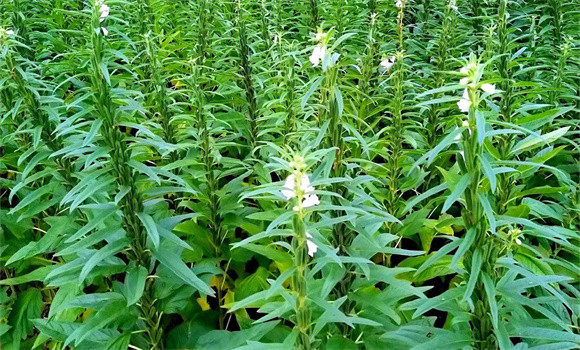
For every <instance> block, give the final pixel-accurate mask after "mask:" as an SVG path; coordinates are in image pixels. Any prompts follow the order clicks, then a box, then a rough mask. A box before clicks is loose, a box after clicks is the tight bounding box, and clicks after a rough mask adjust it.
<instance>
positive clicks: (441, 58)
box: [426, 0, 457, 148]
mask: <svg viewBox="0 0 580 350" xmlns="http://www.w3.org/2000/svg"><path fill="white" fill-rule="evenodd" d="M456 11H457V6H456V5H455V0H450V1H449V4H448V5H447V6H445V12H444V17H443V23H442V25H441V31H440V32H439V36H438V37H437V44H436V45H437V56H436V59H437V71H436V72H435V88H440V87H442V86H443V85H444V84H445V74H444V73H443V72H445V71H447V70H448V67H447V63H448V62H449V48H451V47H453V42H454V30H455V27H456V25H457V15H456ZM437 96H438V95H435V96H434V97H433V98H435V99H436V98H437ZM438 111H439V109H438V107H437V105H433V106H431V108H430V109H429V115H428V118H427V120H428V121H427V125H426V129H427V144H428V145H429V146H430V148H432V147H434V146H435V145H436V142H437V140H438V138H439V136H440V135H439V133H438V126H439V125H440V123H439V122H438V117H439V112H438Z"/></svg>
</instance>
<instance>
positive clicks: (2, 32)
mask: <svg viewBox="0 0 580 350" xmlns="http://www.w3.org/2000/svg"><path fill="white" fill-rule="evenodd" d="M5 35H14V31H13V30H12V29H8V30H6V29H4V28H0V38H2V37H3V36H5Z"/></svg>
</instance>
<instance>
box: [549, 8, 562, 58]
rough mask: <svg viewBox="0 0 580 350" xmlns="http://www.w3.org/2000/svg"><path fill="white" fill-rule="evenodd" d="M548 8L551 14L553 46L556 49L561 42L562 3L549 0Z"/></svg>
mask: <svg viewBox="0 0 580 350" xmlns="http://www.w3.org/2000/svg"><path fill="white" fill-rule="evenodd" d="M548 6H549V8H550V12H551V14H552V23H553V25H554V39H555V40H554V46H555V47H558V46H559V45H560V43H561V42H562V1H561V0H549V1H548Z"/></svg>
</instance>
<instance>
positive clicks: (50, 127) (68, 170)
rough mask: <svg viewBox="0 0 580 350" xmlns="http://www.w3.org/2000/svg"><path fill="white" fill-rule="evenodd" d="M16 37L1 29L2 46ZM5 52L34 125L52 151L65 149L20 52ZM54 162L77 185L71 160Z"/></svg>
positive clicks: (0, 40)
mask: <svg viewBox="0 0 580 350" xmlns="http://www.w3.org/2000/svg"><path fill="white" fill-rule="evenodd" d="M14 36H15V33H14V31H12V30H5V29H2V28H0V45H3V42H4V43H6V44H9V41H11V40H13V39H12V37H14ZM0 47H1V46H0ZM4 50H5V51H4V52H5V54H4V60H5V62H6V66H7V69H8V74H10V76H11V78H12V81H13V82H14V84H15V85H16V90H17V91H18V93H19V95H20V97H21V98H22V99H23V105H24V107H25V108H26V110H27V112H28V114H29V116H30V118H31V119H32V122H33V124H34V125H36V126H37V127H40V128H41V133H40V137H41V139H42V140H43V141H44V142H45V143H46V145H47V146H48V148H49V149H50V150H51V151H53V152H56V151H58V150H60V149H61V148H62V147H63V140H62V138H60V137H58V136H57V135H56V133H55V132H54V131H55V125H54V124H53V123H52V122H51V121H50V119H49V116H48V114H47V113H46V112H45V111H44V109H43V108H42V106H41V102H40V100H39V96H38V95H37V94H34V93H33V91H34V89H33V88H31V86H30V84H29V82H28V79H27V78H26V77H25V76H24V75H23V74H24V71H25V69H24V67H22V66H21V65H20V64H19V63H18V62H19V61H21V59H19V58H18V52H17V51H12V49H11V48H10V47H9V46H8V45H7V46H6V48H5V49H4ZM22 122H24V121H22ZM54 160H55V163H56V165H57V167H58V169H59V173H60V174H61V175H62V177H63V178H64V180H65V182H66V184H67V185H68V186H69V187H71V188H72V187H74V185H75V184H76V183H77V182H76V180H75V178H74V177H73V176H72V173H73V172H74V164H73V163H72V162H71V161H70V159H68V158H65V157H63V156H58V157H55V159H54Z"/></svg>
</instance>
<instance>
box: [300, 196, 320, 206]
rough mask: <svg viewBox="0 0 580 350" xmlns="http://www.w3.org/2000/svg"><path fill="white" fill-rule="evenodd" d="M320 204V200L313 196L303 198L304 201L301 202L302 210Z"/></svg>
mask: <svg viewBox="0 0 580 350" xmlns="http://www.w3.org/2000/svg"><path fill="white" fill-rule="evenodd" d="M318 204H320V200H318V196H317V195H315V194H309V195H306V196H305V197H304V201H303V202H302V207H303V208H309V207H313V206H315V205H318Z"/></svg>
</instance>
